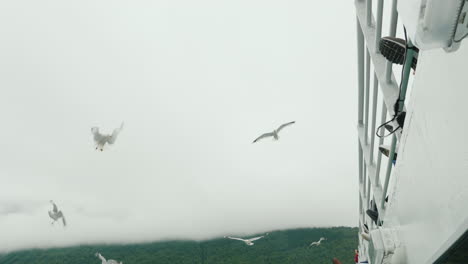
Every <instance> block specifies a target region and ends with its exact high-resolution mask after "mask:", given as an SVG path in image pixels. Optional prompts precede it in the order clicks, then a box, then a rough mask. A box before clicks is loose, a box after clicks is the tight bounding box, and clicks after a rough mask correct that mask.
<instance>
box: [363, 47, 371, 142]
mask: <svg viewBox="0 0 468 264" xmlns="http://www.w3.org/2000/svg"><path fill="white" fill-rule="evenodd" d="M369 91H370V54H369V49H367V48H366V91H365V110H364V139H365V143H366V144H368V142H369V140H368V133H369V132H368V131H369Z"/></svg>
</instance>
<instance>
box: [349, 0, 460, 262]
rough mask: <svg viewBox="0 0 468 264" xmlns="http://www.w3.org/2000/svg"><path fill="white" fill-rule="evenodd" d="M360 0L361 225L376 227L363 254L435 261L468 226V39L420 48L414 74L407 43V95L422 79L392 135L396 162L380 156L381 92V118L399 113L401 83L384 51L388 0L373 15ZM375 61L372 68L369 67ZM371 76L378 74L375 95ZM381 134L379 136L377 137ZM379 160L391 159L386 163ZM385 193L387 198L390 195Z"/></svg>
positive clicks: (396, 259) (362, 241)
mask: <svg viewBox="0 0 468 264" xmlns="http://www.w3.org/2000/svg"><path fill="white" fill-rule="evenodd" d="M467 1H468V0H467ZM413 2H416V1H413ZM355 4H356V14H357V21H358V23H357V47H358V80H359V82H358V135H359V151H358V155H359V203H360V206H359V210H360V216H359V226H360V228H361V232H363V231H364V230H363V224H364V223H366V224H367V225H368V226H369V229H370V241H367V240H369V238H368V237H367V240H366V239H363V238H362V237H359V241H360V246H359V248H360V253H361V256H360V260H367V259H369V261H370V263H373V264H381V263H382V264H395V263H409V264H411V263H433V262H435V261H436V260H438V259H439V257H440V256H441V255H442V254H443V253H444V252H446V251H447V249H448V248H449V247H451V246H452V244H453V243H454V242H455V241H456V240H457V239H459V237H460V236H461V235H462V234H463V233H464V232H465V231H466V230H467V228H468V206H466V205H465V204H466V201H468V139H467V137H463V134H464V133H465V130H466V129H467V128H468V122H467V121H468V117H466V115H465V114H464V113H468V104H466V106H464V102H466V98H468V74H466V73H465V72H466V69H467V68H468V67H466V66H467V65H466V64H467V63H468V47H462V49H461V50H460V51H457V52H455V53H446V52H445V51H444V50H443V49H436V50H431V51H426V52H424V53H422V52H421V54H419V59H418V67H417V74H416V75H411V74H410V67H409V65H410V64H411V61H412V57H411V56H412V55H411V54H412V52H413V51H412V50H409V53H408V54H407V55H408V56H407V61H406V63H407V67H406V68H405V71H404V74H403V75H402V76H403V77H402V80H403V82H402V89H401V93H402V95H403V96H402V97H401V98H404V94H405V91H406V84H407V80H408V78H415V79H416V81H415V82H414V88H413V90H412V95H411V98H412V99H411V108H410V111H409V112H408V114H407V117H406V121H405V126H404V133H403V135H402V136H400V134H399V133H398V134H397V137H395V136H392V138H391V139H392V145H393V147H392V148H391V151H390V153H393V150H394V148H395V144H396V141H398V145H399V150H398V163H397V165H396V166H395V167H394V166H393V165H392V162H391V159H387V158H385V159H384V160H382V156H381V154H380V153H379V152H377V153H378V155H377V160H374V152H375V151H376V148H377V146H375V144H374V143H375V134H374V132H375V131H374V130H375V129H376V128H375V127H376V122H378V121H377V120H376V116H377V112H378V111H377V108H378V107H379V106H378V102H377V98H378V97H380V98H382V99H383V103H382V104H381V105H380V111H379V112H381V117H380V119H381V120H380V121H379V122H380V124H381V123H383V122H384V120H385V118H386V114H387V112H388V114H389V115H390V116H393V106H394V103H395V101H396V98H397V97H398V93H399V87H398V84H397V83H396V81H395V78H394V77H393V75H394V74H393V72H392V65H391V64H390V63H388V62H387V61H386V60H385V58H383V56H382V55H381V54H380V53H379V51H378V43H379V40H380V37H381V36H380V34H381V32H382V30H381V26H382V13H383V12H382V2H381V1H380V0H379V1H378V2H377V14H376V15H377V17H376V19H375V20H374V17H373V13H372V12H371V11H370V8H371V7H372V2H371V0H356V1H355ZM396 6H397V0H393V2H392V10H391V11H390V19H391V22H390V34H391V35H393V36H394V34H395V31H396V30H395V28H396V24H397V17H398V16H397V14H396ZM441 10H442V9H441ZM467 21H468V17H467ZM409 44H410V43H409ZM364 58H365V59H364ZM370 63H372V65H373V70H374V72H371V71H370V67H369V66H370ZM398 74H399V73H398ZM370 76H373V77H374V79H373V89H372V95H373V96H372V102H371V101H370V93H371V89H370V87H371V83H370V82H371V78H370ZM378 88H380V89H378ZM376 93H378V94H379V95H378V97H377V96H376ZM447 93H450V94H447ZM370 104H372V108H371V109H372V110H371V112H369V110H370ZM369 119H371V120H369ZM370 122H371V123H370ZM377 124H379V123H377ZM369 128H370V129H371V131H368V129H369ZM453 130H456V131H453ZM369 136H370V137H371V138H370V141H369ZM382 142H383V141H382V139H380V140H379V145H380V144H382ZM387 143H389V142H387ZM390 156H392V154H390ZM381 162H386V166H384V165H381ZM381 168H382V170H383V172H382V173H381ZM384 168H385V169H384ZM393 168H396V171H394V170H393ZM392 170H393V171H392ZM380 177H381V178H382V180H383V181H384V182H383V183H382V181H381V179H380ZM389 181H391V184H390V185H388V182H389ZM388 186H390V187H389V189H388V193H387V187H388ZM387 195H389V202H388V203H386V202H385V197H386V196H387ZM370 200H374V201H375V202H376V203H377V209H378V212H379V222H380V221H383V225H382V226H379V225H376V224H373V223H372V222H373V221H372V220H371V219H370V218H369V217H368V216H367V215H366V210H367V209H369V201H370ZM366 236H367V235H366ZM467 261H468V260H467Z"/></svg>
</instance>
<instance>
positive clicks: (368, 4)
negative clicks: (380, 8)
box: [366, 0, 372, 27]
mask: <svg viewBox="0 0 468 264" xmlns="http://www.w3.org/2000/svg"><path fill="white" fill-rule="evenodd" d="M366 11H367V16H366V22H367V26H368V27H372V0H367V1H366Z"/></svg>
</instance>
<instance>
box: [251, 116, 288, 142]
mask: <svg viewBox="0 0 468 264" xmlns="http://www.w3.org/2000/svg"><path fill="white" fill-rule="evenodd" d="M294 123H296V121H292V122H289V123H286V124H282V125H281V126H279V127H278V128H277V129H276V130H273V132H269V133H265V134H263V135H261V136H259V137H258V138H257V139H255V140H254V142H252V143H255V142H257V141H259V140H260V139H262V138H266V137H273V138H274V139H275V140H278V139H279V136H278V133H279V132H280V131H281V129H283V128H285V127H287V126H289V125H292V124H294Z"/></svg>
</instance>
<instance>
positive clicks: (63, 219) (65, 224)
mask: <svg viewBox="0 0 468 264" xmlns="http://www.w3.org/2000/svg"><path fill="white" fill-rule="evenodd" d="M60 214H61V215H62V223H63V226H67V220H65V216H64V215H63V214H62V212H60Z"/></svg>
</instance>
